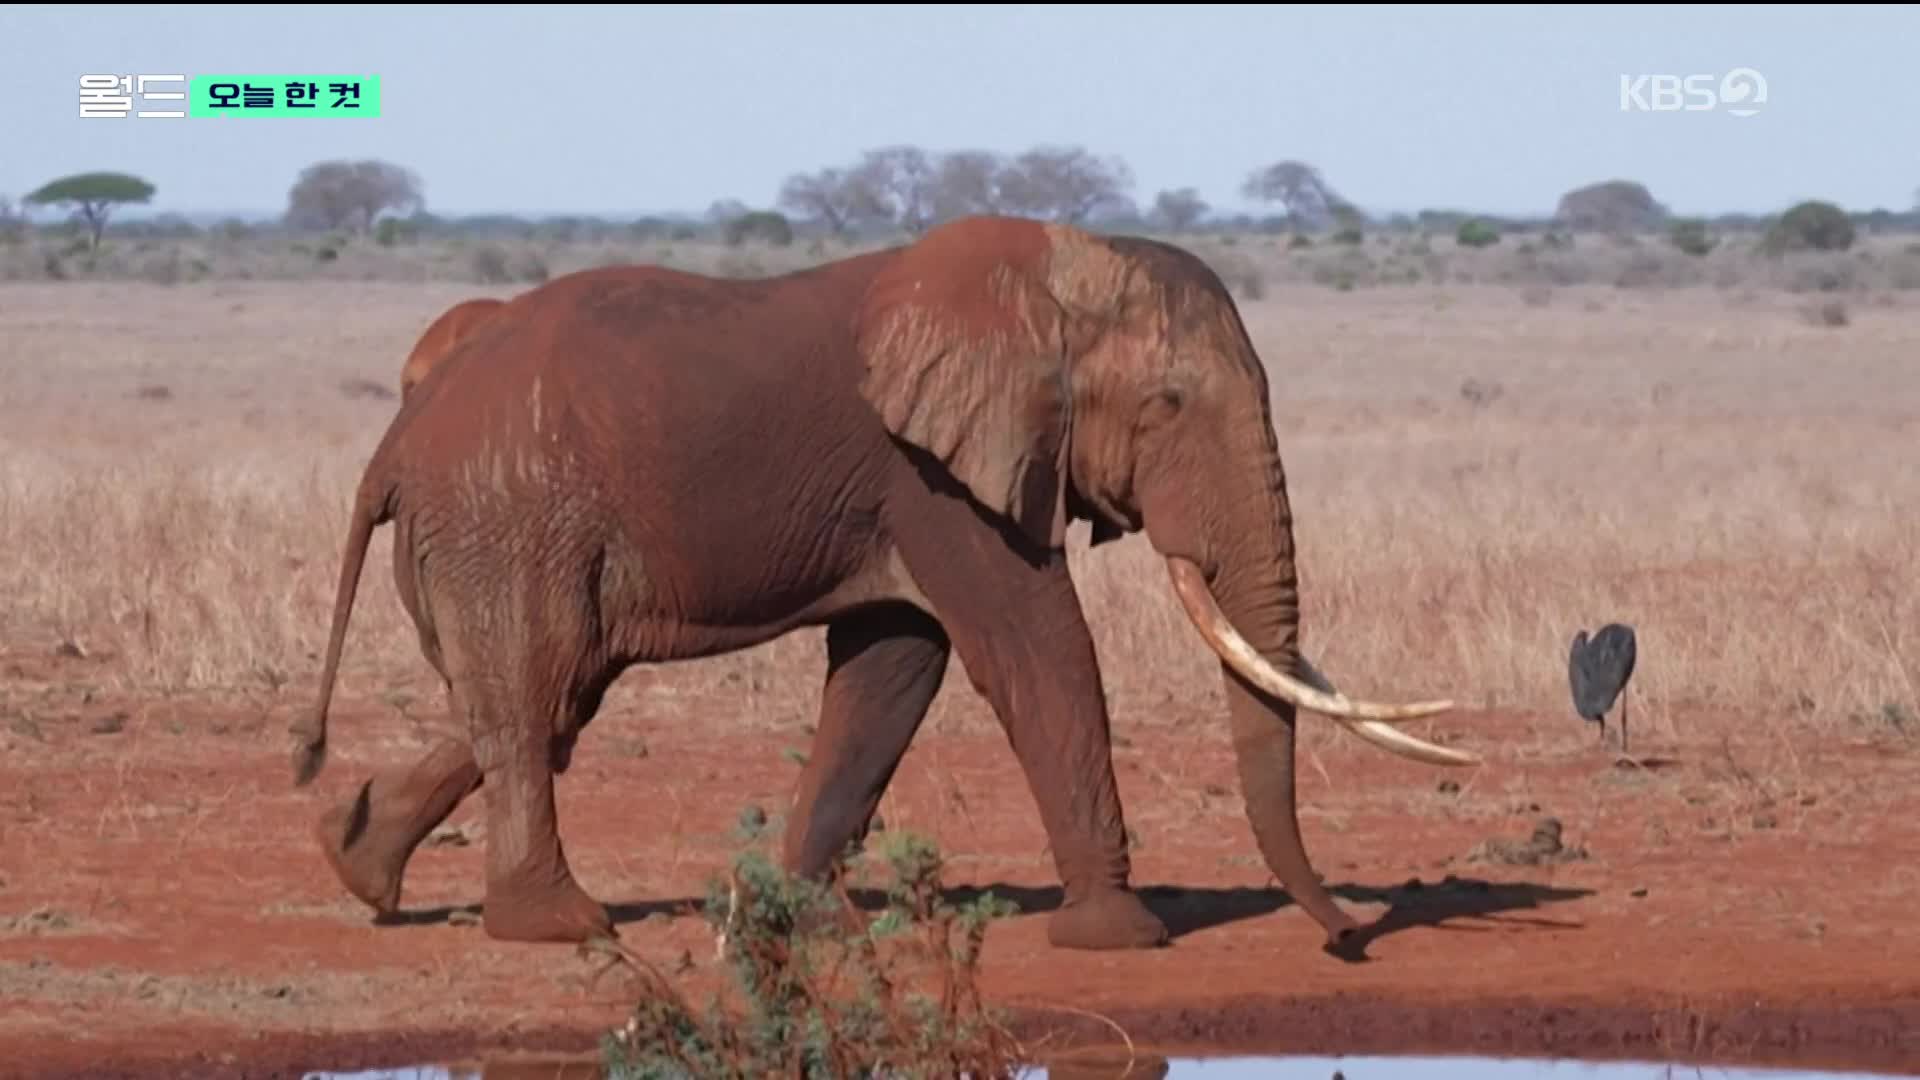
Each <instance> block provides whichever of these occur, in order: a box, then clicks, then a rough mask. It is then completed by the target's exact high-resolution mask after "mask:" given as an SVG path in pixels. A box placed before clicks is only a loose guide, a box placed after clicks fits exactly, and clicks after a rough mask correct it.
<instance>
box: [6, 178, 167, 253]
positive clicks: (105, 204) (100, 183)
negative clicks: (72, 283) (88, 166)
mask: <svg viewBox="0 0 1920 1080" xmlns="http://www.w3.org/2000/svg"><path fill="white" fill-rule="evenodd" d="M153 190H154V189H153V185H152V184H149V183H147V182H146V181H145V180H142V179H140V178H139V177H137V176H130V175H128V174H126V173H116V172H90V173H76V174H74V175H72V176H63V177H61V178H60V179H58V180H55V181H53V182H51V183H49V184H47V185H46V186H44V187H42V188H40V189H39V190H38V191H35V192H32V193H30V194H29V195H27V197H26V200H25V201H26V202H28V203H30V204H32V205H35V206H47V205H55V206H72V207H73V208H74V210H75V212H76V213H78V214H79V216H80V219H81V220H82V221H85V222H86V223H87V238H88V249H89V250H91V251H98V250H99V249H100V233H101V232H102V231H104V230H105V229H106V227H107V217H108V216H109V215H110V214H112V213H113V208H114V207H116V206H119V205H122V204H124V203H143V202H146V201H147V200H148V199H151V198H153Z"/></svg>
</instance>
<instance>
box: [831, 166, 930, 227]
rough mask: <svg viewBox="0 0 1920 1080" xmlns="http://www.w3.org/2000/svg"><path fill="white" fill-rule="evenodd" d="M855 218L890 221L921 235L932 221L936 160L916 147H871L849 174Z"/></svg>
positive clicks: (870, 221)
mask: <svg viewBox="0 0 1920 1080" xmlns="http://www.w3.org/2000/svg"><path fill="white" fill-rule="evenodd" d="M849 184H850V187H851V193H850V205H851V207H852V211H853V215H854V218H855V220H857V221H860V222H862V223H881V222H885V223H889V224H892V225H896V226H898V227H900V228H902V229H905V230H906V231H907V232H908V233H911V234H913V235H916V236H917V235H919V234H920V233H923V232H925V231H926V230H927V226H928V225H929V224H931V223H932V218H933V203H934V162H933V159H932V158H931V157H930V156H928V154H927V152H926V151H925V150H922V149H920V148H919V147H917V146H888V147H883V148H881V149H878V150H869V151H867V152H866V153H865V154H862V155H861V157H860V163H859V164H858V165H855V166H854V167H853V170H852V172H851V174H850V175H849Z"/></svg>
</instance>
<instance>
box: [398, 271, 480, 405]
mask: <svg viewBox="0 0 1920 1080" xmlns="http://www.w3.org/2000/svg"><path fill="white" fill-rule="evenodd" d="M505 303H506V301H504V300H494V299H492V298H490V297H481V298H476V299H473V300H462V301H461V302H459V303H458V304H455V305H453V306H452V307H450V308H448V309H447V310H446V311H444V312H441V314H440V317H439V318H437V319H435V320H433V324H432V325H431V326H428V327H427V330H426V333H424V334H421V335H420V340H419V341H417V342H414V345H413V351H412V352H411V353H409V354H407V362H406V365H405V366H403V367H402V368H401V369H400V400H402V401H405V400H406V399H407V395H408V394H410V393H412V392H413V388H414V387H416V386H418V385H420V380H422V379H424V378H426V377H427V373H428V372H430V371H432V370H433V368H434V366H435V365H437V364H438V363H439V362H440V361H441V360H443V359H445V357H446V355H447V354H448V353H449V352H451V351H453V347H454V346H455V345H458V344H459V343H460V342H461V341H462V340H463V339H465V338H466V336H467V335H468V334H469V333H471V332H472V331H473V328H474V327H476V326H478V325H480V324H481V323H482V322H485V321H486V320H487V319H488V318H489V317H490V316H492V315H493V313H494V312H496V311H498V310H500V307H501V306H502V305H503V304H505Z"/></svg>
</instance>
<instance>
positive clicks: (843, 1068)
mask: <svg viewBox="0 0 1920 1080" xmlns="http://www.w3.org/2000/svg"><path fill="white" fill-rule="evenodd" d="M745 826H747V822H746V821H745V820H743V827H745ZM748 831H749V832H751V831H755V830H753V829H752V828H751V827H748ZM878 853H879V855H880V856H881V859H882V860H883V861H884V863H885V864H886V865H887V867H888V868H889V869H890V871H891V878H892V880H891V882H890V883H889V884H888V885H887V887H886V889H885V895H886V900H887V904H886V909H885V911H884V912H883V913H882V914H881V916H880V917H879V918H878V919H877V920H875V921H873V922H872V923H871V924H870V925H869V924H868V923H867V921H866V919H865V918H863V917H862V916H861V915H860V913H859V911H858V910H857V909H856V908H855V906H854V905H853V902H852V900H851V899H850V897H849V896H848V895H847V892H846V891H845V888H844V886H843V885H841V884H838V882H843V881H844V880H845V875H844V874H842V875H836V876H835V881H836V884H834V885H824V884H820V883H817V882H813V881H809V880H807V879H804V878H796V877H793V876H791V875H788V874H786V873H785V872H784V871H782V870H780V869H779V868H778V867H777V866H776V865H774V864H773V863H772V862H771V861H769V860H768V859H767V858H766V857H765V856H764V855H762V854H760V853H759V852H758V851H755V850H749V851H747V852H745V853H743V854H742V855H740V856H739V857H738V858H737V859H736V860H735V862H734V865H733V868H732V872H731V873H730V874H729V875H728V876H727V878H726V879H725V880H723V881H716V882H714V883H712V884H711V885H710V886H709V889H708V898H707V905H706V911H705V913H706V918H707V920H708V922H709V924H710V925H712V926H713V928H714V930H715V931H716V933H717V934H718V935H719V940H720V946H721V949H722V952H723V955H724V956H725V957H726V960H727V964H728V968H729V971H730V974H731V975H732V989H733V991H734V994H735V996H736V997H737V999H738V1001H737V1004H736V1006H735V1007H734V1008H732V1009H729V1008H728V1007H727V1006H726V1005H725V1004H724V1003H723V1001H722V1000H721V998H720V996H719V995H716V996H715V997H714V999H713V1000H711V1001H710V1002H709V1003H708V1005H707V1007H706V1008H705V1009H704V1010H700V1011H696V1010H695V1009H694V1008H693V1007H692V1005H691V1004H690V1003H689V1002H688V1001H686V999H685V998H684V997H682V995H681V994H680V993H679V992H678V991H677V990H676V989H675V988H674V987H673V986H672V985H671V983H670V982H669V981H668V980H667V979H666V978H665V977H664V976H663V975H661V974H660V972H659V971H658V970H657V969H655V968H654V967H653V966H652V965H650V964H648V963H647V962H646V961H644V960H641V959H640V958H638V957H636V956H634V955H633V954H631V953H628V952H626V951H625V950H624V949H622V948H621V947H619V946H617V945H610V946H608V947H609V948H612V949H614V950H616V951H617V952H618V955H619V958H620V960H622V961H624V962H625V963H626V964H628V965H629V966H631V967H632V968H633V969H634V970H635V971H636V972H637V973H638V975H639V983H640V994H639V999H638V1001H637V1003H636V1004H635V1006H634V1008H633V1011H632V1013H631V1016H630V1018H629V1019H628V1021H627V1024H626V1025H625V1027H623V1028H622V1029H620V1030H619V1031H617V1032H614V1033H613V1034H611V1035H610V1036H608V1037H607V1039H606V1040H605V1041H604V1045H603V1056H604V1059H605V1062H606V1066H607V1070H608V1077H609V1080H683V1078H684V1080H694V1078H701V1080H705V1078H707V1077H714V1078H736V1077H737V1078H740V1080H748V1078H753V1080H758V1078H760V1077H765V1076H790V1077H801V1078H809V1080H810V1078H814V1077H821V1078H826V1077H832V1078H835V1080H840V1078H865V1077H875V1076H880V1075H885V1076H888V1077H894V1076H899V1077H929V1078H931V1077H936V1076H938V1077H952V1076H967V1077H974V1078H979V1080H1001V1078H1011V1077H1013V1076H1015V1075H1017V1074H1016V1072H1015V1064H1014V1062H1015V1056H1014V1050H1015V1043H1014V1040H1013V1038H1012V1037H1011V1036H1010V1035H1008V1034H1007V1033H1006V1031H1005V1029H1004V1028H1003V1027H1002V1026H1001V1024H1000V1023H999V1021H998V1019H997V1017H996V1016H995V1015H994V1014H993V1012H992V1011H991V1010H989V1009H988V1008H987V1007H986V1006H985V1004H984V1002H983V1001H982V1000H981V996H980V993H979V990H978V987H977V985H976V972H977V968H978V963H979V958H980V949H981V946H982V944H983V943H984V941H985V937H986V932H987V927H988V924H989V923H990V922H991V921H992V920H993V919H994V918H995V917H997V916H1000V915H1005V914H1011V913H1012V910H1013V909H1012V908H1011V905H1008V904H1006V903H1005V902H1004V901H1000V900H997V899H996V898H993V897H991V896H985V897H982V898H980V899H978V900H975V901H973V902H971V903H967V904H963V905H958V906H956V905H953V904H950V903H948V902H947V901H946V900H945V899H944V898H943V894H944V890H943V889H942V886H941V880H940V873H941V858H940V854H939V852H938V851H937V850H936V848H935V847H934V845H933V844H931V843H930V842H928V841H926V840H924V839H922V838H920V837H918V836H915V835H913V834H911V833H904V832H889V833H887V834H886V839H885V840H884V842H883V843H882V845H881V846H880V848H879V852H878Z"/></svg>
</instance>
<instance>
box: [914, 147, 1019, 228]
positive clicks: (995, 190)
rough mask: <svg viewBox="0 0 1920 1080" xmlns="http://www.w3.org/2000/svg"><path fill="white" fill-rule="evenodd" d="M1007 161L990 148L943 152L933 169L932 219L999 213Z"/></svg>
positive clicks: (937, 220)
mask: <svg viewBox="0 0 1920 1080" xmlns="http://www.w3.org/2000/svg"><path fill="white" fill-rule="evenodd" d="M1005 171H1006V162H1004V161H1002V160H1001V158H1000V155H998V154H996V153H993V152H992V151H990V150H954V151H950V152H948V153H944V154H941V155H940V159H939V161H938V162H937V163H936V164H935V165H934V170H933V195H932V214H931V216H932V219H933V221H934V222H936V223H938V222H942V221H952V220H954V219H955V218H963V217H969V216H971V215H974V214H997V213H999V212H1000V210H1001V205H1002V200H1001V194H1000V183H1001V180H1002V179H1003V178H1004V176H1005Z"/></svg>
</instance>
